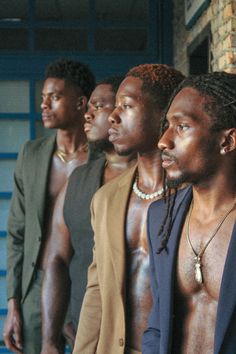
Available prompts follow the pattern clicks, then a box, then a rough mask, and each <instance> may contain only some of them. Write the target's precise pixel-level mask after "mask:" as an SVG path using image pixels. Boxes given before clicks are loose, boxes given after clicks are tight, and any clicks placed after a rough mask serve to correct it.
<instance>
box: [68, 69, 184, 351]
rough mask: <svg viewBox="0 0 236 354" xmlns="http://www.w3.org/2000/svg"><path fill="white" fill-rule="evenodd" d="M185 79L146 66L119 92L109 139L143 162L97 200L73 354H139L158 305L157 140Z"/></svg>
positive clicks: (102, 191) (159, 177)
mask: <svg viewBox="0 0 236 354" xmlns="http://www.w3.org/2000/svg"><path fill="white" fill-rule="evenodd" d="M182 79H183V75H182V74H181V73H180V72H178V71H177V70H175V69H173V68H170V67H168V66H166V65H161V64H144V65H140V66H138V67H135V68H133V69H131V70H130V71H129V72H128V74H127V75H126V78H125V79H124V80H123V82H122V83H121V85H120V87H119V90H118V92H117V95H116V108H115V110H114V111H113V112H112V114H111V115H110V117H109V120H110V123H111V124H112V127H111V129H110V130H109V134H110V141H111V142H112V143H113V144H114V146H115V150H116V151H117V152H118V153H119V154H120V155H127V154H130V153H138V162H137V166H135V167H133V168H131V169H130V170H129V171H127V172H125V173H124V174H122V175H121V176H119V177H118V178H117V179H115V180H113V181H111V182H109V184H107V185H105V186H103V187H102V188H101V189H100V190H99V191H98V192H97V193H96V194H95V196H94V199H93V202H92V207H91V210H92V226H93V230H94V239H95V247H94V255H93V262H92V264H91V266H90V268H89V273H88V284H87V291H86V294H85V298H84V302H83V305H82V310H81V315H80V321H79V327H78V331H77V336H76V343H75V349H74V352H73V353H76V354H78V353H80V354H95V353H96V354H104V353H107V352H109V353H112V354H118V353H140V350H141V336H142V331H143V329H144V328H145V326H146V321H147V314H148V312H149V310H150V307H151V303H152V301H151V292H150V286H149V278H148V265H149V257H148V252H147V239H146V230H145V219H146V211H147V208H148V206H149V204H150V203H151V202H152V201H153V200H155V199H156V198H160V197H161V196H162V194H163V188H162V185H163V181H162V169H161V160H160V153H159V151H157V149H156V134H157V131H158V128H159V124H160V117H161V115H162V112H163V110H164V108H165V106H166V104H167V102H168V99H169V98H170V95H171V94H172V92H173V90H174V89H175V88H176V87H177V85H178V84H179V83H180V81H181V80H182Z"/></svg>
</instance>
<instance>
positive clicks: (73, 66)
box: [45, 59, 95, 98]
mask: <svg viewBox="0 0 236 354" xmlns="http://www.w3.org/2000/svg"><path fill="white" fill-rule="evenodd" d="M49 77H54V78H58V79H63V80H65V81H66V82H68V83H70V84H72V85H74V86H75V87H76V88H79V89H81V90H82V92H83V94H84V95H85V96H86V97H87V98H89V97H90V95H91V93H92V91H93V90H94V87H95V77H94V75H93V73H92V71H91V70H90V68H89V67H88V66H87V65H86V64H83V63H80V62H79V61H74V60H69V59H60V60H57V61H55V62H54V63H51V64H49V65H48V67H47V68H46V71H45V78H46V79H47V78H49Z"/></svg>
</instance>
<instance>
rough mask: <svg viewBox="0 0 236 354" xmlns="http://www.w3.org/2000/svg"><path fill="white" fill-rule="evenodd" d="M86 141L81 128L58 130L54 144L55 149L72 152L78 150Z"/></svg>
mask: <svg viewBox="0 0 236 354" xmlns="http://www.w3.org/2000/svg"><path fill="white" fill-rule="evenodd" d="M86 143H87V138H86V135H85V133H84V131H83V130H82V129H78V130H72V131H68V130H58V131H57V138H56V144H57V149H58V150H60V151H62V152H64V153H66V154H72V153H74V152H75V151H77V150H80V149H81V148H83V147H84V146H85V144H86Z"/></svg>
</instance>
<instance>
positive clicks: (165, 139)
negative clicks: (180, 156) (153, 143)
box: [157, 128, 174, 151]
mask: <svg viewBox="0 0 236 354" xmlns="http://www.w3.org/2000/svg"><path fill="white" fill-rule="evenodd" d="M157 146H158V149H159V150H162V151H163V150H165V149H168V150H170V149H173V147H174V141H173V136H172V133H171V129H170V128H168V129H167V130H166V131H165V132H164V133H163V135H162V136H161V138H160V140H159V141H158V144H157Z"/></svg>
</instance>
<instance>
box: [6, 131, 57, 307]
mask: <svg viewBox="0 0 236 354" xmlns="http://www.w3.org/2000/svg"><path fill="white" fill-rule="evenodd" d="M55 140H56V136H55V135H53V136H50V137H47V138H41V139H36V140H34V141H29V142H27V143H26V144H25V145H24V146H23V148H22V149H21V151H20V153H19V157H18V159H17V163H16V169H15V173H14V191H13V197H12V201H11V206H10V212H9V218H8V236H7V297H8V299H9V298H12V297H16V298H18V299H20V300H21V301H22V302H23V301H24V299H25V296H26V294H27V291H28V289H29V286H30V282H31V280H32V277H33V273H34V270H35V267H36V262H37V258H38V255H39V250H40V246H41V242H42V238H43V224H44V206H45V198H46V192H47V180H48V172H49V167H50V162H51V158H52V154H53V150H54V145H55Z"/></svg>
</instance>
